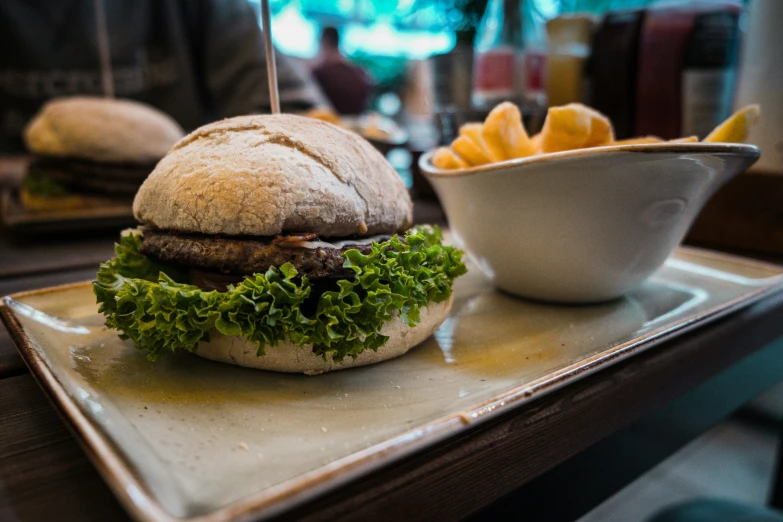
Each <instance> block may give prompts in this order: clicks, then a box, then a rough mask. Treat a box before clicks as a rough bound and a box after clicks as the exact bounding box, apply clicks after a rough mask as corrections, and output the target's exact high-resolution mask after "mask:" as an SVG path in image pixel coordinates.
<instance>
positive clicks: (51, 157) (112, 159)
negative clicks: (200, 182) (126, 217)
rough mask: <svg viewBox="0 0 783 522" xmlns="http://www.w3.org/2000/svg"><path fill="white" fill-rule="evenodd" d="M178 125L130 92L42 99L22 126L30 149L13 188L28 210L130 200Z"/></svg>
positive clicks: (176, 135) (171, 141) (175, 136)
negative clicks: (127, 96)
mask: <svg viewBox="0 0 783 522" xmlns="http://www.w3.org/2000/svg"><path fill="white" fill-rule="evenodd" d="M183 135H184V132H183V130H182V128H181V127H180V126H179V124H177V122H176V121H174V120H173V119H172V118H171V117H169V116H167V115H166V114H164V113H162V112H160V111H158V110H157V109H154V108H153V107H150V106H148V105H145V104H143V103H139V102H135V101H130V100H114V99H107V98H87V97H74V98H62V99H57V100H52V101H50V102H48V103H46V104H45V105H44V106H43V107H42V108H41V110H40V111H39V113H38V114H37V115H36V116H35V117H34V118H33V119H32V120H31V121H30V123H29V124H28V126H27V128H26V129H25V133H24V139H25V143H26V146H27V149H28V150H29V151H30V153H31V154H32V155H33V157H32V161H31V163H30V166H29V168H28V171H27V173H26V175H25V177H24V180H23V182H22V187H21V189H20V192H19V196H20V200H21V202H22V204H23V205H24V206H25V207H26V208H27V209H28V210H32V211H52V210H76V209H84V208H94V207H100V206H105V205H111V204H116V203H118V202H128V203H129V204H130V202H131V201H132V200H133V196H134V195H135V194H136V191H137V190H138V189H139V187H140V186H141V184H142V182H143V181H144V180H145V179H146V177H147V175H148V174H149V173H150V172H152V170H153V169H154V168H155V165H156V164H157V162H158V160H160V159H161V158H162V157H163V156H164V155H165V154H166V152H167V151H168V150H169V149H170V148H171V146H172V145H174V144H175V143H176V142H177V141H178V140H179V139H180V138H181V137H182V136H183Z"/></svg>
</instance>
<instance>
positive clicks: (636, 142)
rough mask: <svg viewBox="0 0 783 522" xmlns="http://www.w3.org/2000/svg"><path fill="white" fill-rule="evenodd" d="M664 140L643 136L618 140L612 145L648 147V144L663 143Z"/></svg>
mask: <svg viewBox="0 0 783 522" xmlns="http://www.w3.org/2000/svg"><path fill="white" fill-rule="evenodd" d="M662 141H663V139H661V138H659V137H658V136H642V137H641V138H628V139H625V140H617V141H615V142H612V145H646V144H648V143H661V142H662Z"/></svg>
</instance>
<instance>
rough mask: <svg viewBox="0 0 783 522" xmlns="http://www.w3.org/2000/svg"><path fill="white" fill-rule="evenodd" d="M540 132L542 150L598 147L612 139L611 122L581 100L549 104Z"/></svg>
mask: <svg viewBox="0 0 783 522" xmlns="http://www.w3.org/2000/svg"><path fill="white" fill-rule="evenodd" d="M541 135H542V137H541V151H542V152H559V151H563V150H572V149H582V148H586V147H599V146H601V145H608V144H610V143H611V142H613V141H614V129H613V128H612V122H610V121H609V119H608V118H607V117H606V116H604V115H603V114H601V113H600V112H598V111H595V110H593V109H591V108H589V107H586V106H584V105H582V104H581V103H569V104H568V105H563V106H562V107H550V108H549V111H548V112H547V116H546V120H545V121H544V128H543V129H542V130H541Z"/></svg>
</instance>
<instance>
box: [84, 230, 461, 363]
mask: <svg viewBox="0 0 783 522" xmlns="http://www.w3.org/2000/svg"><path fill="white" fill-rule="evenodd" d="M441 239H442V238H441V233H440V230H439V229H438V228H437V227H434V228H433V227H419V228H417V229H413V230H410V231H409V232H408V233H407V234H406V235H405V237H404V239H403V238H400V237H398V236H394V237H392V238H391V239H390V240H389V241H385V242H383V243H373V247H372V250H371V252H370V253H369V254H367V255H364V254H362V253H360V252H359V251H358V250H348V251H346V252H345V254H344V257H345V263H344V265H343V266H344V267H346V268H349V269H351V270H352V271H353V272H354V273H355V276H354V278H353V279H345V280H340V281H338V287H339V290H335V291H327V292H324V293H322V294H321V295H320V297H319V298H318V303H317V306H316V307H315V311H314V312H313V311H312V309H313V307H312V306H310V307H304V306H303V305H304V302H305V301H306V300H307V299H308V298H309V297H310V292H311V289H312V284H311V282H310V281H309V280H308V278H307V277H304V276H302V277H300V276H299V275H298V274H297V271H296V269H295V268H294V267H293V266H292V265H291V264H289V263H286V264H285V265H283V266H281V267H279V268H275V267H273V268H270V269H269V270H268V271H267V272H266V273H265V274H253V275H252V276H247V277H245V279H244V280H243V281H242V282H240V283H239V284H237V285H235V286H234V285H232V286H230V287H229V288H228V290H227V291H225V292H217V291H206V290H202V289H200V288H199V287H197V286H194V285H190V284H186V283H183V282H182V281H184V280H185V275H184V274H182V273H180V272H178V271H176V270H174V269H172V268H171V267H168V266H165V265H161V264H159V263H156V262H154V261H152V260H151V259H149V258H148V257H146V256H145V255H143V254H142V253H141V252H140V250H139V249H140V246H141V241H142V240H141V237H139V236H137V235H133V234H130V235H127V236H125V237H123V238H122V239H121V240H120V243H119V244H118V245H116V246H115V254H116V256H115V257H114V258H113V259H111V260H110V261H108V262H106V263H104V264H102V265H101V267H100V269H99V271H98V275H97V278H96V281H95V282H94V283H93V290H94V292H95V295H96V297H97V300H98V304H99V305H100V306H99V309H98V310H99V312H100V313H102V314H103V315H105V316H106V325H107V326H108V327H110V328H114V329H116V330H119V331H120V338H122V339H131V340H132V341H133V342H134V343H135V345H136V346H137V347H138V348H140V349H143V350H146V351H147V357H148V358H149V359H150V360H155V359H156V358H157V357H158V356H159V355H160V354H162V353H165V352H167V351H169V350H171V351H175V350H188V351H195V350H196V348H197V347H198V343H199V342H201V341H209V332H210V331H213V330H217V331H218V332H220V333H221V334H223V335H229V336H242V337H245V338H247V339H249V340H251V341H252V342H254V343H256V344H258V355H259V356H262V355H263V354H264V347H266V346H274V345H276V344H277V343H278V342H280V341H283V340H285V339H288V340H290V341H291V342H293V343H295V344H298V345H304V344H312V345H313V351H314V352H315V353H316V354H318V355H321V356H324V357H326V356H327V355H331V356H332V357H333V359H334V360H336V361H340V360H342V359H343V358H345V357H347V356H351V357H356V356H357V355H358V354H360V353H361V352H362V351H364V350H366V349H371V350H377V349H378V347H380V346H382V345H383V344H384V343H385V342H386V341H387V340H388V338H387V337H386V336H384V335H382V334H381V333H380V329H381V326H382V325H383V324H384V323H385V322H387V321H389V320H390V319H392V318H393V317H394V316H395V315H397V314H399V316H400V318H401V319H402V320H403V321H404V322H405V323H406V324H407V325H409V326H415V325H416V324H418V323H419V320H420V317H419V313H420V310H421V307H423V306H426V305H427V303H430V302H435V303H438V302H442V301H444V300H446V299H448V298H449V296H450V295H451V287H452V283H453V281H454V278H456V277H457V276H459V275H462V274H464V273H465V271H466V270H465V265H464V264H463V263H462V252H460V251H459V250H457V249H455V248H454V247H451V246H444V245H442V244H441ZM303 308H307V309H308V310H310V313H309V315H308V314H307V313H305V311H303Z"/></svg>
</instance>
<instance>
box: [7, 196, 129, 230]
mask: <svg viewBox="0 0 783 522" xmlns="http://www.w3.org/2000/svg"><path fill="white" fill-rule="evenodd" d="M0 223H2V225H3V226H4V227H5V228H6V229H8V230H9V231H11V232H14V233H18V234H21V233H33V234H35V233H51V232H66V231H85V230H105V229H118V230H119V229H120V228H123V227H127V226H133V225H135V224H136V220H135V219H134V218H133V208H132V205H131V202H130V201H128V202H116V203H115V202H110V201H107V203H106V204H105V205H101V206H97V207H93V208H84V209H73V210H47V211H39V210H30V209H28V208H26V207H25V206H24V205H23V204H22V202H21V201H20V200H19V195H18V193H17V192H16V191H15V190H13V189H5V190H3V191H2V193H0Z"/></svg>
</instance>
